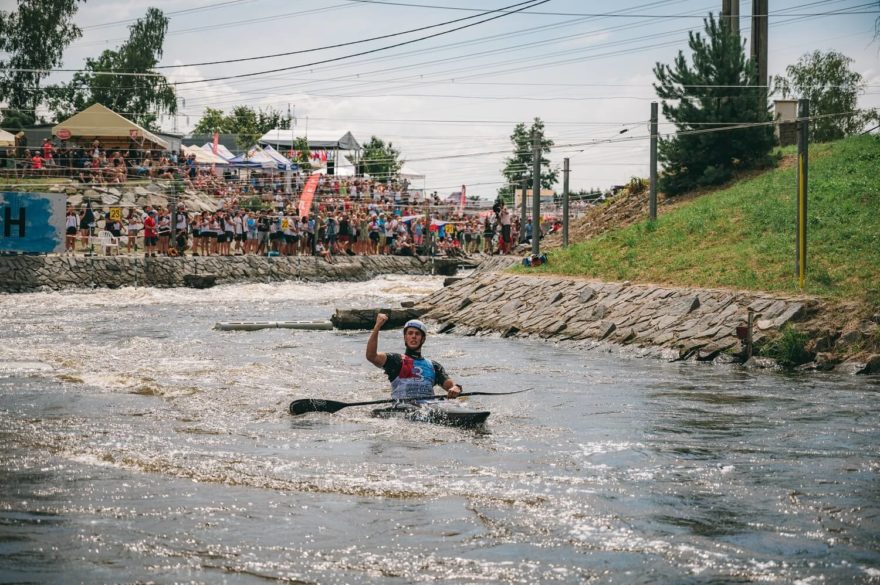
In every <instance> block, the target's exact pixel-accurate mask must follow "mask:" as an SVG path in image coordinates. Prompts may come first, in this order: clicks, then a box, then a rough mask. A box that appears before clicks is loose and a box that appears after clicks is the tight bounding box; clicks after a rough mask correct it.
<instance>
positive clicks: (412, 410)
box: [373, 400, 490, 427]
mask: <svg viewBox="0 0 880 585" xmlns="http://www.w3.org/2000/svg"><path fill="white" fill-rule="evenodd" d="M489 414H490V413H489V411H488V410H476V409H473V408H469V407H467V406H464V405H463V404H460V403H458V402H454V401H451V400H418V401H413V402H409V401H407V402H396V403H394V404H393V405H392V406H388V407H385V408H377V409H375V410H373V416H375V417H378V418H398V417H399V418H404V419H406V420H411V421H417V422H429V423H435V424H440V425H447V426H451V427H476V426H480V425H481V424H483V423H484V422H486V419H487V418H489Z"/></svg>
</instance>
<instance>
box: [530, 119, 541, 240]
mask: <svg viewBox="0 0 880 585" xmlns="http://www.w3.org/2000/svg"><path fill="white" fill-rule="evenodd" d="M532 140H533V144H532V167H533V171H532V191H533V193H532V255H534V256H537V255H538V254H540V252H541V244H540V241H541V134H540V132H538V131H537V130H536V131H535V134H534V136H532Z"/></svg>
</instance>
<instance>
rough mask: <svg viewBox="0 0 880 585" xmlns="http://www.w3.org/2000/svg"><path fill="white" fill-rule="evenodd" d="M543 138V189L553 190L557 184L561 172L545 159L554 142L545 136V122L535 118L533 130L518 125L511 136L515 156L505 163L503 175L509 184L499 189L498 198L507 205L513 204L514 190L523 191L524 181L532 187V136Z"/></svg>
mask: <svg viewBox="0 0 880 585" xmlns="http://www.w3.org/2000/svg"><path fill="white" fill-rule="evenodd" d="M536 132H537V133H538V136H540V137H541V188H542V189H552V188H553V185H555V184H556V182H557V180H558V176H559V171H557V170H555V169H551V168H550V161H549V160H548V159H546V158H544V155H545V154H550V148H551V147H552V146H553V141H552V140H551V139H549V138H547V137H545V136H544V122H542V121H541V118H535V120H534V121H533V122H532V126H531V128H526V125H525V124H524V123H522V122H521V123H519V124H517V125H516V126H515V127H514V129H513V134H511V135H510V142H511V143H512V144H513V155H512V156H511V157H509V158H507V159H506V160H505V161H504V169H503V170H502V171H501V174H502V175H504V178H505V179H507V183H506V184H505V185H504V186H503V187H501V188H500V189H498V197H500V198H502V199H504V200H505V201H506V202H507V203H512V202H513V188H512V186H511V185H516V188H517V189H521V188H522V187H521V185H522V184H523V181H526V182H527V184H528V188H529V189H531V187H532V176H533V172H534V168H533V167H534V165H533V160H534V159H533V156H532V151H533V148H532V140H533V139H532V136H534V135H535V133H536Z"/></svg>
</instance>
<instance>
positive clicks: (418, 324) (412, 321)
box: [403, 319, 428, 338]
mask: <svg viewBox="0 0 880 585" xmlns="http://www.w3.org/2000/svg"><path fill="white" fill-rule="evenodd" d="M410 327H412V328H413V329H418V330H419V331H421V332H422V335H423V336H424V337H425V338H427V337H428V328H427V327H425V324H424V323H422V322H421V321H419V320H418V319H410V320H409V321H407V322H406V325H404V326H403V331H404V333H405V332H406V330H407V329H408V328H410Z"/></svg>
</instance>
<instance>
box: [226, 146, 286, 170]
mask: <svg viewBox="0 0 880 585" xmlns="http://www.w3.org/2000/svg"><path fill="white" fill-rule="evenodd" d="M229 162H230V163H231V164H236V163H245V164H248V165H259V166H261V167H262V168H264V169H277V168H278V166H279V165H278V161H277V160H275V159H274V158H272V157H271V156H269V154H268V153H266V152H264V151H263V149H262V148H260V147H259V146H254V147H253V148H250V149H248V151H247V152H246V153H245V154H240V155H238V156H237V157H235V158H233V159H231V160H230V161H229Z"/></svg>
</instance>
